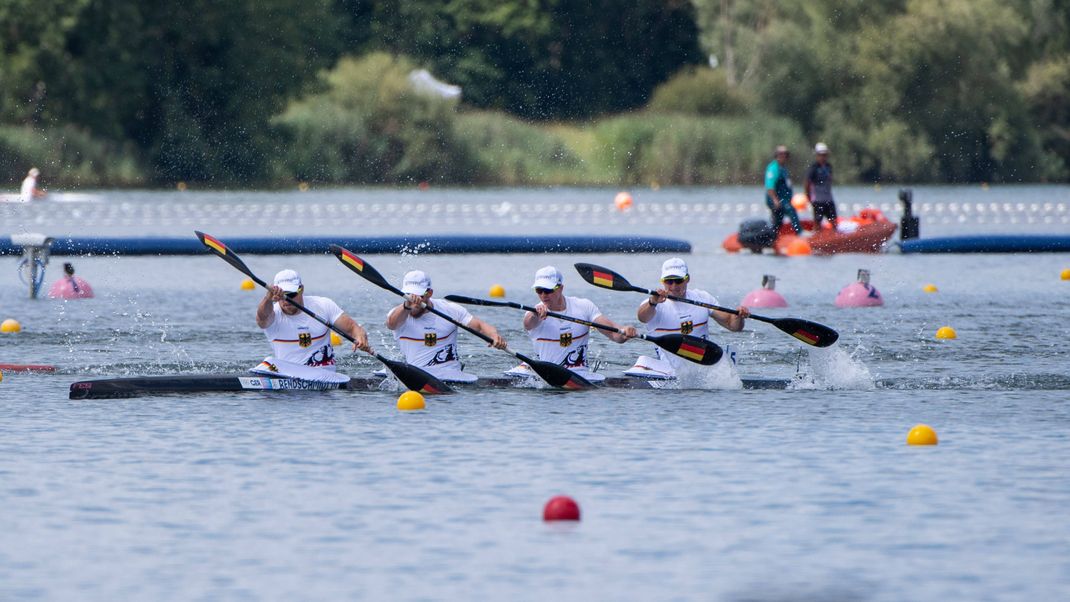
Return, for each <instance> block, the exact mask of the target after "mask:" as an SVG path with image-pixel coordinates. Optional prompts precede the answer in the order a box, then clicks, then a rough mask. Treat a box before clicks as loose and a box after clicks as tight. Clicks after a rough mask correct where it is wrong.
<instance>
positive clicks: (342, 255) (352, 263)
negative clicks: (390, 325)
mask: <svg viewBox="0 0 1070 602" xmlns="http://www.w3.org/2000/svg"><path fill="white" fill-rule="evenodd" d="M330 248H331V253H334V256H335V257H337V258H338V261H341V262H342V263H343V264H345V266H346V267H347V268H349V269H351V270H353V271H354V272H356V273H357V274H360V275H361V276H363V277H364V279H365V280H367V281H368V282H371V283H372V284H374V285H376V286H379V287H381V288H385V289H387V290H389V291H392V292H396V293H399V294H400V293H401V291H399V290H397V289H396V288H394V286H393V285H391V284H390V283H389V282H387V281H386V278H383V275H382V274H380V273H379V271H378V270H376V269H375V268H373V267H372V266H371V265H369V264H368V263H365V262H364V260H363V259H361V258H360V257H357V256H356V255H355V254H354V253H353V252H352V251H350V250H349V249H346V248H345V247H341V246H338V245H331V247H330Z"/></svg>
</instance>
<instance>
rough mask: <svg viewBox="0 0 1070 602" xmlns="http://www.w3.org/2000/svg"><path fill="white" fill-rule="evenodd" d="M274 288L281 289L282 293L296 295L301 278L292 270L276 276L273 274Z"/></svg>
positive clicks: (299, 288)
mask: <svg viewBox="0 0 1070 602" xmlns="http://www.w3.org/2000/svg"><path fill="white" fill-rule="evenodd" d="M275 286H277V287H279V288H281V289H282V290H283V292H287V293H296V292H297V291H299V290H301V286H303V285H302V284H301V276H299V275H298V274H297V272H295V271H293V270H283V271H281V272H279V273H278V274H275Z"/></svg>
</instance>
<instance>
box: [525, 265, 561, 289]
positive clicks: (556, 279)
mask: <svg viewBox="0 0 1070 602" xmlns="http://www.w3.org/2000/svg"><path fill="white" fill-rule="evenodd" d="M563 281H564V279H563V278H562V277H561V272H558V271H557V268H555V267H554V266H552V265H548V266H546V267H544V268H539V271H538V272H535V283H534V284H532V285H531V288H557V287H559V286H561V283H562V282H563Z"/></svg>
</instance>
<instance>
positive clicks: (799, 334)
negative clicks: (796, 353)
mask: <svg viewBox="0 0 1070 602" xmlns="http://www.w3.org/2000/svg"><path fill="white" fill-rule="evenodd" d="M791 336H793V337H795V338H797V339H799V340H800V341H803V342H804V343H809V344H811V345H816V344H817V342H818V341H820V340H821V337H819V336H817V335H815V334H811V333H809V332H806V331H805V330H796V331H795V332H793V333H791Z"/></svg>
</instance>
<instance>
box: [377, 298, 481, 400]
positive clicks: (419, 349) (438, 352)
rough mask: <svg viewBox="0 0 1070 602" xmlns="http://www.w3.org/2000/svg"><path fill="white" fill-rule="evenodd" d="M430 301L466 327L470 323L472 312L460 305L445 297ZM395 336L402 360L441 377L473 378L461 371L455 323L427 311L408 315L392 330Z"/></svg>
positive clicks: (446, 378) (455, 378)
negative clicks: (403, 358) (417, 314)
mask: <svg viewBox="0 0 1070 602" xmlns="http://www.w3.org/2000/svg"><path fill="white" fill-rule="evenodd" d="M431 303H432V304H433V305H434V307H435V309H437V310H438V311H440V312H442V313H444V314H446V315H447V316H449V317H451V318H453V319H454V320H457V321H458V322H460V323H461V324H464V325H465V326H468V324H469V323H471V322H472V314H470V313H468V310H467V309H465V308H464V307H463V306H461V305H458V304H456V303H453V302H451V301H446V300H445V299H433V300H432V301H431ZM387 315H389V314H387ZM394 339H395V340H397V342H398V346H399V347H400V348H401V352H402V353H403V354H405V361H406V362H408V363H410V364H412V365H413V366H416V367H418V368H422V369H424V370H426V371H428V372H430V373H431V374H432V375H434V376H436V377H438V378H441V379H443V380H475V377H474V376H472V375H468V374H465V373H464V372H462V371H461V358H460V355H459V354H458V352H457V325H456V324H453V323H452V322H449V321H447V320H444V319H442V318H440V317H439V316H436V315H435V314H433V313H431V312H429V311H425V312H424V313H423V314H421V315H420V317H419V318H414V317H412V314H409V315H407V316H406V317H405V321H404V322H402V323H401V326H398V328H397V329H396V330H394Z"/></svg>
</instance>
